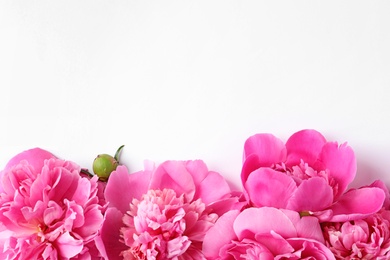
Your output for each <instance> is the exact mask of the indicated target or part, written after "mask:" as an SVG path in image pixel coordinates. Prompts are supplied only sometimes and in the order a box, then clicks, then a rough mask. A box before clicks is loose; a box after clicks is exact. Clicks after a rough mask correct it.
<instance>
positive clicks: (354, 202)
mask: <svg viewBox="0 0 390 260" xmlns="http://www.w3.org/2000/svg"><path fill="white" fill-rule="evenodd" d="M384 200H385V192H384V191H383V190H382V189H381V188H368V187H367V188H360V189H353V190H350V191H348V192H346V193H344V194H343V195H342V196H341V197H340V199H339V200H338V201H337V202H336V203H335V204H334V205H333V206H332V207H331V209H332V210H333V217H332V218H331V219H330V220H329V221H330V222H344V221H350V220H356V219H361V218H364V217H366V216H368V215H370V214H373V213H375V212H377V211H378V210H380V209H381V208H382V205H383V202H384Z"/></svg>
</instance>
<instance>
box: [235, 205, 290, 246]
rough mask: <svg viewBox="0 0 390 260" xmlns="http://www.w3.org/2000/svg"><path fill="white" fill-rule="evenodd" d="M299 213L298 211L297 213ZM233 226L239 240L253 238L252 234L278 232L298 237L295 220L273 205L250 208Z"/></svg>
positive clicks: (282, 234)
mask: <svg viewBox="0 0 390 260" xmlns="http://www.w3.org/2000/svg"><path fill="white" fill-rule="evenodd" d="M297 214H298V213H297ZM233 228H234V231H235V233H236V234H237V237H238V239H239V240H242V239H244V238H251V235H250V234H253V235H252V236H254V234H267V233H270V232H271V231H272V232H276V233H277V234H279V235H281V236H282V237H296V236H297V230H296V228H295V226H294V224H293V222H292V221H291V220H290V219H289V218H288V216H287V215H286V214H284V213H283V211H281V210H278V209H276V208H272V207H261V208H248V209H245V210H243V211H242V212H241V214H240V215H238V216H237V218H236V220H235V221H234V224H233Z"/></svg>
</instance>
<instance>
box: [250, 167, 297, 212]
mask: <svg viewBox="0 0 390 260" xmlns="http://www.w3.org/2000/svg"><path fill="white" fill-rule="evenodd" d="M296 188H297V186H296V183H295V182H294V180H293V179H292V178H291V177H289V176H287V175H286V174H284V173H281V172H278V171H274V170H272V169H270V168H260V169H258V170H256V171H254V172H252V173H251V175H249V178H248V180H247V182H246V183H245V190H246V191H247V193H248V196H249V198H250V201H251V202H252V203H253V205H255V206H258V207H262V206H270V207H276V208H286V206H287V202H288V200H289V199H290V198H291V196H292V194H293V193H294V191H295V190H296Z"/></svg>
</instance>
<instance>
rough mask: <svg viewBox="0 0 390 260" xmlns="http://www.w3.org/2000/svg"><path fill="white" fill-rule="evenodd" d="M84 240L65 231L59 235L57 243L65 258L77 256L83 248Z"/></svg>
mask: <svg viewBox="0 0 390 260" xmlns="http://www.w3.org/2000/svg"><path fill="white" fill-rule="evenodd" d="M83 243H84V242H83V241H82V240H76V239H75V238H74V237H72V236H71V235H70V234H69V232H65V233H64V234H62V235H61V236H59V237H58V238H57V240H56V245H57V248H58V250H59V251H60V255H61V256H63V257H65V258H71V257H74V256H76V255H77V254H78V253H80V252H81V250H82V249H83Z"/></svg>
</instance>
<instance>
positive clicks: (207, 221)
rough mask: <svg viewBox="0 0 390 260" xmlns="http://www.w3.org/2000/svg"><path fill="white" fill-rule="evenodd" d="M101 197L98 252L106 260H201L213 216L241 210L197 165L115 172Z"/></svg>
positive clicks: (218, 177)
mask: <svg viewBox="0 0 390 260" xmlns="http://www.w3.org/2000/svg"><path fill="white" fill-rule="evenodd" d="M105 196H106V200H107V202H108V203H109V204H108V209H107V211H106V215H105V222H104V224H103V227H102V230H101V244H100V247H99V248H100V250H101V251H102V253H103V254H104V255H105V256H106V259H204V256H203V253H202V251H201V250H202V243H203V237H204V235H205V233H206V231H207V230H209V229H210V227H212V226H213V225H214V223H215V221H216V220H217V218H218V216H219V214H222V213H224V212H226V211H228V210H230V209H231V208H232V207H234V206H237V207H240V206H239V205H241V204H239V203H238V198H236V197H232V195H231V190H230V188H229V186H228V184H227V182H226V181H225V180H224V178H223V177H222V176H221V175H220V174H218V173H216V172H212V171H209V170H208V169H207V167H206V165H205V164H204V162H203V161H200V160H196V161H166V162H164V163H162V164H161V165H159V166H158V167H157V168H154V167H153V166H151V165H149V166H148V165H147V166H146V170H145V171H141V172H137V173H132V174H129V173H128V171H127V169H126V167H124V166H119V167H118V168H117V170H116V171H114V172H113V173H112V174H111V176H110V178H109V180H108V183H107V187H106V190H105ZM236 203H238V204H236Z"/></svg>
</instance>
